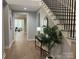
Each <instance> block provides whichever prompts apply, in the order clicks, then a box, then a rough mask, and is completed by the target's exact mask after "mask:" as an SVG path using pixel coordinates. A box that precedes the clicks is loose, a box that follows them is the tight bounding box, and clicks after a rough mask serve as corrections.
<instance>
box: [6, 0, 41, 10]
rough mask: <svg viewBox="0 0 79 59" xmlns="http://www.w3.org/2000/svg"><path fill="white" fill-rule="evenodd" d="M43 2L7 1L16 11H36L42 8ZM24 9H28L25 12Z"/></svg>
mask: <svg viewBox="0 0 79 59" xmlns="http://www.w3.org/2000/svg"><path fill="white" fill-rule="evenodd" d="M40 1H41V0H6V2H7V3H8V4H9V5H10V7H11V8H12V9H13V10H15V11H36V10H38V9H39V8H40V5H41V4H40ZM24 8H27V9H26V10H24Z"/></svg>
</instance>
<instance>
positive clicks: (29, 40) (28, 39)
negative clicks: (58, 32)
mask: <svg viewBox="0 0 79 59" xmlns="http://www.w3.org/2000/svg"><path fill="white" fill-rule="evenodd" d="M27 41H35V39H27Z"/></svg>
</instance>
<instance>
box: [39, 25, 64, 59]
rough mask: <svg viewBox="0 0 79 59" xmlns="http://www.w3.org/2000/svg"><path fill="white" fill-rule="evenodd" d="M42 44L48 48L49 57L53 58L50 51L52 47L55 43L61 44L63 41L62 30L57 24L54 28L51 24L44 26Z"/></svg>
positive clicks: (49, 58)
mask: <svg viewBox="0 0 79 59" xmlns="http://www.w3.org/2000/svg"><path fill="white" fill-rule="evenodd" d="M40 37H41V40H42V44H43V45H44V46H46V47H47V48H48V59H52V57H51V55H50V53H51V49H52V47H54V45H55V44H60V43H61V42H62V38H63V35H62V32H61V31H60V30H58V27H57V26H53V27H52V28H51V27H49V26H43V33H41V34H40Z"/></svg>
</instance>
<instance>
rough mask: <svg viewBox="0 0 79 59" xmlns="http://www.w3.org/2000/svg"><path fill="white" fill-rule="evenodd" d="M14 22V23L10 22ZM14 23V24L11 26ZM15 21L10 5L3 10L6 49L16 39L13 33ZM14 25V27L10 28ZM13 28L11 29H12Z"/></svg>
mask: <svg viewBox="0 0 79 59" xmlns="http://www.w3.org/2000/svg"><path fill="white" fill-rule="evenodd" d="M10 20H12V21H10ZM10 23H12V24H10ZM13 23H14V22H13V19H12V11H11V9H10V7H9V6H8V5H6V6H5V7H4V8H3V36H4V38H3V39H4V41H5V48H8V47H9V46H10V44H11V42H12V40H13V38H14V36H13V33H14V30H13ZM10 25H12V26H10ZM10 27H11V28H10Z"/></svg>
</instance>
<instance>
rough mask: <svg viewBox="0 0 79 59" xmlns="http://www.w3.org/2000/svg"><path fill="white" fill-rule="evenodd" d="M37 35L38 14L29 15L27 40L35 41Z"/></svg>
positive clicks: (29, 13) (31, 13) (30, 13)
mask: <svg viewBox="0 0 79 59" xmlns="http://www.w3.org/2000/svg"><path fill="white" fill-rule="evenodd" d="M35 34H36V12H28V13H27V40H33V39H34V38H35Z"/></svg>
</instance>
